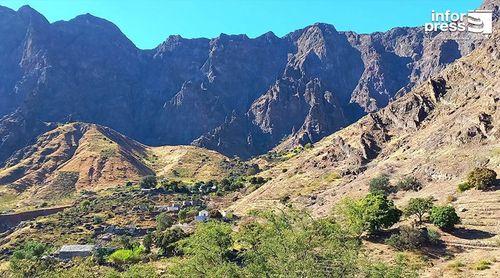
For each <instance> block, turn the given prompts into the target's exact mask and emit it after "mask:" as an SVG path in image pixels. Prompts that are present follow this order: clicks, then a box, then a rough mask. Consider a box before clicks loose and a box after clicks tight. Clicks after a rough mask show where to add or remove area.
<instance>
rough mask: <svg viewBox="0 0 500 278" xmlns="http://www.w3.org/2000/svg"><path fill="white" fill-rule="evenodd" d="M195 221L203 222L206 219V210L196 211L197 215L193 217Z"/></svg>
mask: <svg viewBox="0 0 500 278" xmlns="http://www.w3.org/2000/svg"><path fill="white" fill-rule="evenodd" d="M194 220H195V221H197V222H205V221H207V220H208V211H206V210H202V211H200V212H198V215H197V216H196V217H195V219H194Z"/></svg>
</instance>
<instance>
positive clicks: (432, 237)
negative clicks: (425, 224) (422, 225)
mask: <svg viewBox="0 0 500 278" xmlns="http://www.w3.org/2000/svg"><path fill="white" fill-rule="evenodd" d="M427 239H428V240H429V243H430V244H432V245H438V244H439V243H440V242H441V235H440V234H439V232H438V231H437V230H435V229H432V228H427Z"/></svg>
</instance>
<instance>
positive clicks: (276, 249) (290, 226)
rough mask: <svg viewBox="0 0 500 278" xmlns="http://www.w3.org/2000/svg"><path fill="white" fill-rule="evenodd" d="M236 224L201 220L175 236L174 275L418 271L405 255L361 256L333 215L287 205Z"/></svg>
mask: <svg viewBox="0 0 500 278" xmlns="http://www.w3.org/2000/svg"><path fill="white" fill-rule="evenodd" d="M253 217H254V218H255V219H256V221H252V222H249V223H245V224H242V225H241V226H240V227H239V229H237V230H235V229H233V227H231V226H230V225H229V224H227V223H223V222H217V221H210V222H207V223H203V224H200V225H199V226H198V227H197V229H196V231H195V232H194V233H193V234H192V235H191V236H189V237H186V238H185V239H182V240H180V241H179V242H178V246H179V248H180V250H181V251H182V253H183V254H184V259H183V260H182V261H179V262H177V263H175V264H174V265H173V266H172V268H171V269H170V274H172V275H173V276H175V277H358V276H359V277H416V276H417V273H416V271H415V269H414V268H413V267H412V265H411V264H410V263H409V262H408V260H404V259H401V260H397V261H396V263H395V264H394V265H388V264H383V263H380V262H377V263H373V262H370V261H369V260H367V259H366V257H364V256H363V251H362V249H361V240H360V239H359V238H358V237H356V236H353V235H354V234H355V232H354V231H351V230H350V229H351V228H352V226H349V225H347V226H345V225H342V224H341V223H340V222H339V221H338V220H337V219H336V218H335V217H334V216H331V217H328V218H324V219H313V218H312V217H310V216H309V215H308V214H307V213H305V212H302V211H296V210H293V209H287V210H284V211H279V212H256V213H254V214H253Z"/></svg>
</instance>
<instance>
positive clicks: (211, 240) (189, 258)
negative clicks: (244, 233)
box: [171, 221, 240, 277]
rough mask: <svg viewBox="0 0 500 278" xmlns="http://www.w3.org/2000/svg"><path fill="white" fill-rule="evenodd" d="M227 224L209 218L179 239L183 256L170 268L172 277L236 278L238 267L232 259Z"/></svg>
mask: <svg viewBox="0 0 500 278" xmlns="http://www.w3.org/2000/svg"><path fill="white" fill-rule="evenodd" d="M231 234H232V228H231V226H230V225H229V224H225V223H220V222H215V221H210V222H207V223H203V224H200V225H198V226H197V228H196V231H195V232H194V233H193V234H192V235H191V236H190V237H188V238H186V239H183V240H181V241H180V242H179V244H180V246H181V249H182V251H183V252H184V253H185V255H186V259H185V260H183V261H182V262H180V263H178V264H176V265H174V266H173V267H172V268H171V272H172V275H174V276H176V277H238V276H239V275H238V274H239V271H240V269H239V267H238V265H237V264H236V262H235V261H233V260H232V253H231V247H232V246H233V239H232V237H231Z"/></svg>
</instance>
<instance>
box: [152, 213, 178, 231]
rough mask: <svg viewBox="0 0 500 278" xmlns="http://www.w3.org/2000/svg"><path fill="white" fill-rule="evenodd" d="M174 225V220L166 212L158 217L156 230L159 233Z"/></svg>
mask: <svg viewBox="0 0 500 278" xmlns="http://www.w3.org/2000/svg"><path fill="white" fill-rule="evenodd" d="M173 224H174V220H173V219H172V217H170V215H168V214H167V213H166V212H162V213H160V214H158V216H156V230H157V231H159V232H163V231H165V230H166V229H167V228H170V227H171V226H172V225H173Z"/></svg>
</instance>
